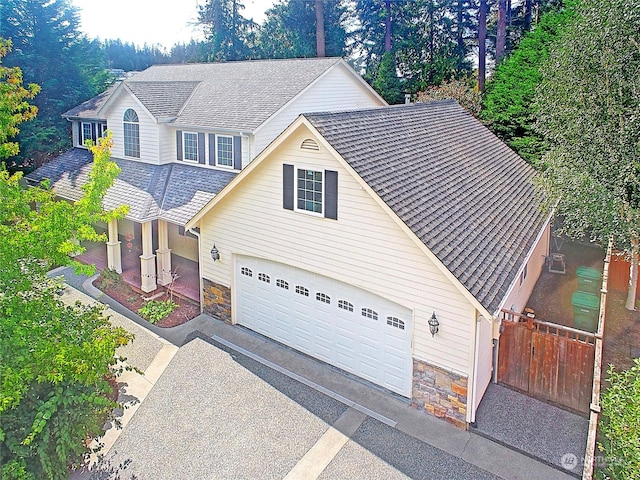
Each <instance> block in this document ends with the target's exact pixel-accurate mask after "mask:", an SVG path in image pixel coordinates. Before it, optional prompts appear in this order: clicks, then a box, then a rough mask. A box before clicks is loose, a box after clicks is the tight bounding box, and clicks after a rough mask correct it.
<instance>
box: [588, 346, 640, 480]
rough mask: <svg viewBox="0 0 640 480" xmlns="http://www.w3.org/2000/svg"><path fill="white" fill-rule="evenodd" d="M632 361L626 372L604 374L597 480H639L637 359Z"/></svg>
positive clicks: (639, 372) (639, 361) (639, 373)
mask: <svg viewBox="0 0 640 480" xmlns="http://www.w3.org/2000/svg"><path fill="white" fill-rule="evenodd" d="M633 362H634V363H633V366H632V367H631V368H630V369H628V370H623V371H621V372H616V371H615V370H613V367H610V368H609V370H608V371H607V373H608V374H609V378H608V381H609V388H607V389H606V391H605V392H604V393H603V394H602V400H601V406H602V421H601V422H600V435H601V436H602V442H600V443H599V444H598V448H599V450H600V451H601V452H604V458H605V461H604V465H603V468H602V470H601V471H600V474H601V478H611V479H625V480H631V479H640V422H639V421H638V419H640V359H638V358H636V359H634V360H633Z"/></svg>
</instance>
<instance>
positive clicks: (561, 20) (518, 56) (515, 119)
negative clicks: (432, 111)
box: [481, 9, 573, 167]
mask: <svg viewBox="0 0 640 480" xmlns="http://www.w3.org/2000/svg"><path fill="white" fill-rule="evenodd" d="M572 11H573V10H572V9H568V10H562V11H551V12H549V13H547V14H546V15H544V16H543V17H542V19H541V20H540V22H539V23H538V24H537V25H536V26H535V29H534V30H533V31H532V32H530V33H528V34H526V35H525V36H524V38H523V39H522V41H521V42H520V44H519V45H518V47H517V48H516V49H515V50H514V51H513V53H512V54H511V55H510V56H509V57H507V59H506V60H504V61H503V62H502V63H501V64H500V65H499V66H498V67H497V68H496V71H495V73H494V74H493V76H492V78H491V80H490V81H489V83H488V84H487V87H486V90H485V92H484V95H483V98H482V103H483V107H482V114H481V118H482V120H483V121H484V122H485V123H486V124H487V126H488V127H489V128H490V129H491V130H492V131H493V133H495V134H496V135H497V136H498V137H500V139H501V140H502V141H503V142H505V143H506V144H507V145H509V146H510V147H511V148H512V149H513V150H514V151H515V152H516V153H518V154H519V155H520V156H521V157H523V158H524V159H525V160H527V161H528V162H529V163H531V164H532V165H534V166H537V167H541V165H540V161H541V157H542V155H543V154H544V153H545V149H546V147H545V145H544V141H543V139H542V136H541V135H540V134H538V133H537V132H535V131H534V130H533V124H534V122H535V115H534V111H533V99H534V96H535V92H536V89H537V88H538V85H539V84H540V82H541V81H542V72H541V71H540V68H541V66H542V63H543V62H544V60H545V59H546V58H547V57H548V55H549V50H550V48H551V46H552V45H553V43H554V41H556V40H557V38H558V35H559V32H560V29H561V27H562V25H564V24H565V23H566V21H567V19H568V18H569V17H570V15H571V12H572Z"/></svg>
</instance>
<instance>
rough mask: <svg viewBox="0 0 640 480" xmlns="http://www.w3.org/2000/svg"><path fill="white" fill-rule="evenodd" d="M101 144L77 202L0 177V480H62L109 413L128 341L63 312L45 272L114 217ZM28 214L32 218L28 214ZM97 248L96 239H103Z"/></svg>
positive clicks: (96, 314)
mask: <svg viewBox="0 0 640 480" xmlns="http://www.w3.org/2000/svg"><path fill="white" fill-rule="evenodd" d="M109 146H110V137H109V138H108V139H104V140H101V143H100V145H98V146H96V147H93V148H92V151H93V153H94V158H95V160H94V165H93V169H92V171H91V173H90V181H89V183H88V184H87V185H86V187H85V188H84V191H85V192H84V196H83V198H82V199H81V200H79V201H78V202H75V203H69V202H64V201H58V200H56V198H55V195H54V193H53V192H52V191H51V190H49V189H47V188H40V187H35V188H29V189H24V188H22V187H21V186H20V184H19V180H20V177H21V173H17V174H15V175H13V176H10V175H9V173H8V172H7V170H5V169H1V170H0V203H1V204H2V209H0V236H1V237H2V239H3V241H2V242H0V265H2V268H1V269H0V465H1V467H0V478H2V479H3V480H5V479H6V480H13V479H16V480H17V479H20V480H40V479H66V478H68V475H69V474H68V469H69V467H71V466H75V465H78V463H79V462H81V461H82V459H83V455H84V454H86V453H87V452H88V450H87V446H86V445H87V440H88V439H91V438H94V437H96V436H98V435H100V434H101V433H102V426H103V424H104V421H105V420H106V419H107V418H108V417H109V414H110V412H111V411H112V410H113V408H114V407H115V406H116V404H115V403H114V402H113V401H111V400H109V398H108V395H109V394H110V393H111V387H110V384H109V382H108V379H109V377H112V376H113V375H114V374H115V373H116V372H117V371H118V368H119V367H118V365H117V362H118V360H119V359H117V358H116V357H115V356H114V354H115V349H116V348H117V347H118V346H121V345H124V344H126V343H127V342H128V341H129V340H130V339H131V336H130V335H129V334H128V333H126V332H125V331H124V330H122V329H120V328H114V327H112V326H111V324H110V323H109V321H108V319H107V318H106V317H104V315H103V314H102V308H100V307H98V306H87V305H81V304H79V303H77V304H75V305H66V304H65V303H64V302H63V301H62V299H61V297H60V296H59V295H58V292H59V291H60V289H61V288H62V285H61V283H60V281H59V280H52V279H49V278H48V277H47V275H46V272H47V270H48V269H50V268H51V267H52V266H54V265H65V264H69V263H72V262H71V260H70V259H69V254H70V253H73V252H76V251H78V250H81V247H79V246H78V244H77V241H81V240H100V239H102V238H101V236H100V235H98V234H97V233H96V231H95V230H94V229H93V227H92V224H94V223H95V222H96V221H99V220H108V219H110V218H115V217H119V216H121V215H122V214H123V213H124V211H125V210H126V209H123V208H122V209H119V210H117V211H112V212H108V213H104V212H103V211H102V209H101V202H102V198H103V196H104V192H105V191H106V189H107V188H108V187H109V186H110V185H111V184H112V183H113V180H114V178H115V176H116V175H117V174H118V167H117V166H116V165H115V164H114V163H113V162H111V161H110V160H109V155H110V154H109ZM33 205H37V206H38V207H37V209H34V208H32V206H33ZM103 240H104V239H103Z"/></svg>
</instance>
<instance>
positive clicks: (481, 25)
mask: <svg viewBox="0 0 640 480" xmlns="http://www.w3.org/2000/svg"><path fill="white" fill-rule="evenodd" d="M486 63H487V0H480V8H479V10H478V90H479V91H480V92H484V84H485V76H486V70H487V67H486Z"/></svg>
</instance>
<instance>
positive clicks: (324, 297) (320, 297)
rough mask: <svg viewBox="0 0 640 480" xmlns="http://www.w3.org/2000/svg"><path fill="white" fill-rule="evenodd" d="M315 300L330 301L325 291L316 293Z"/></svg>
mask: <svg viewBox="0 0 640 480" xmlns="http://www.w3.org/2000/svg"><path fill="white" fill-rule="evenodd" d="M316 300H318V301H319V302H322V303H331V297H330V296H329V295H327V294H326V293H316Z"/></svg>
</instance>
